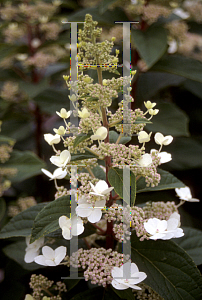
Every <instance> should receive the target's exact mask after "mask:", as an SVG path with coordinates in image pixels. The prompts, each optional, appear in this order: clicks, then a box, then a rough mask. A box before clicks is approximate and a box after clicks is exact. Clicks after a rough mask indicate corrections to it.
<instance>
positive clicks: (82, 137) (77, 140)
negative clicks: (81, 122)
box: [73, 130, 93, 148]
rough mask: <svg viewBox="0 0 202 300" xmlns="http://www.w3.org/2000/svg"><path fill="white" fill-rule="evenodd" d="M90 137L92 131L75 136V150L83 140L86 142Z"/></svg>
mask: <svg viewBox="0 0 202 300" xmlns="http://www.w3.org/2000/svg"><path fill="white" fill-rule="evenodd" d="M91 135H93V131H92V130H91V131H90V132H88V134H85V133H80V134H79V135H77V137H76V138H75V140H74V145H73V147H74V148H76V147H77V146H78V145H79V144H80V143H82V142H84V141H85V140H87V139H88V138H90V137H91Z"/></svg>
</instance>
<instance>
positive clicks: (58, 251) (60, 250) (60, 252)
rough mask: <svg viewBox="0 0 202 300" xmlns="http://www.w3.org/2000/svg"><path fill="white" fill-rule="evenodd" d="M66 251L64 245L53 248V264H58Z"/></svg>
mask: <svg viewBox="0 0 202 300" xmlns="http://www.w3.org/2000/svg"><path fill="white" fill-rule="evenodd" d="M66 253H67V248H66V247H64V246H60V247H58V248H57V249H55V264H56V265H59V263H61V261H62V260H63V259H64V258H65V256H66Z"/></svg>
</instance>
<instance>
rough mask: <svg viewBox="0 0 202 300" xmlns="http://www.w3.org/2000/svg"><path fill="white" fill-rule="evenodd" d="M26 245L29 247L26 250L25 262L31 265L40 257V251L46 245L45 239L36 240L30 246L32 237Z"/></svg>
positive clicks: (28, 238) (27, 239) (27, 238)
mask: <svg viewBox="0 0 202 300" xmlns="http://www.w3.org/2000/svg"><path fill="white" fill-rule="evenodd" d="M26 244H27V247H26V248H25V256H24V261H25V262H26V263H31V262H33V261H34V259H35V257H36V256H37V255H39V249H40V248H41V247H42V246H43V244H44V237H42V238H40V239H38V240H36V241H35V242H33V243H32V244H30V236H27V237H26Z"/></svg>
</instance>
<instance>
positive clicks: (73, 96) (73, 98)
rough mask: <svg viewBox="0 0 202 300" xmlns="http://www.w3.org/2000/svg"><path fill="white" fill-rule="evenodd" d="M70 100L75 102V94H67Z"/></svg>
mask: <svg viewBox="0 0 202 300" xmlns="http://www.w3.org/2000/svg"><path fill="white" fill-rule="evenodd" d="M68 97H69V99H70V101H72V102H75V101H76V100H77V97H76V94H72V95H71V96H68Z"/></svg>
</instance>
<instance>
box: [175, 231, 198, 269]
mask: <svg viewBox="0 0 202 300" xmlns="http://www.w3.org/2000/svg"><path fill="white" fill-rule="evenodd" d="M183 231H184V236H183V237H181V238H180V239H175V240H174V241H175V243H177V244H178V245H179V246H180V247H181V248H183V249H184V250H185V251H186V252H187V253H188V254H189V256H191V258H192V259H193V261H194V263H195V264H196V265H197V266H199V265H202V231H201V230H198V229H194V228H190V227H183Z"/></svg>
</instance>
